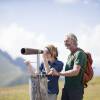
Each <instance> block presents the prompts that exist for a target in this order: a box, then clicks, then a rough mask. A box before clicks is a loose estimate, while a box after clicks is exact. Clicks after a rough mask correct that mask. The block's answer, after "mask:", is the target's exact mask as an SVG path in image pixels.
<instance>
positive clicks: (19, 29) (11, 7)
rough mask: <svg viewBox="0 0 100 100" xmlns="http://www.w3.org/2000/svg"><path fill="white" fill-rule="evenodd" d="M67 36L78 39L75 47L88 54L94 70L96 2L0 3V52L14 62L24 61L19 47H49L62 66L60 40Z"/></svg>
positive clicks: (99, 15)
mask: <svg viewBox="0 0 100 100" xmlns="http://www.w3.org/2000/svg"><path fill="white" fill-rule="evenodd" d="M69 32H72V33H75V34H76V35H77V36H78V40H79V41H78V43H79V46H80V47H81V48H82V49H84V50H86V51H90V52H91V53H92V55H93V58H94V66H99V65H100V53H99V51H100V47H99V46H98V45H99V40H100V0H0V49H2V50H4V51H8V52H9V53H10V54H11V55H12V57H14V58H16V57H18V56H22V57H25V56H23V55H21V54H20V52H19V51H20V49H21V48H22V47H32V48H43V47H44V46H45V45H47V44H51V43H52V44H54V45H55V46H57V47H58V50H59V58H60V59H61V60H63V61H64V62H65V60H66V56H67V54H68V53H69V52H68V51H66V48H65V47H64V43H63V38H64V35H65V34H66V33H69ZM97 68H99V67H97ZM99 69H100V68H99Z"/></svg>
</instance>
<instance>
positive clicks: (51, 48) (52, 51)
mask: <svg viewBox="0 0 100 100" xmlns="http://www.w3.org/2000/svg"><path fill="white" fill-rule="evenodd" d="M46 48H47V49H48V51H49V53H50V54H51V56H52V57H54V58H55V59H57V57H58V50H57V47H55V46H54V45H48V46H46Z"/></svg>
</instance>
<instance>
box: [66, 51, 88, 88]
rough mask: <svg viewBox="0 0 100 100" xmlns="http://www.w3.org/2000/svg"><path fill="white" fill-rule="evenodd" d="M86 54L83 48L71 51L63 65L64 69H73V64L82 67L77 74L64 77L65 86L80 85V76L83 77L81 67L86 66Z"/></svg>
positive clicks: (75, 86)
mask: <svg viewBox="0 0 100 100" xmlns="http://www.w3.org/2000/svg"><path fill="white" fill-rule="evenodd" d="M86 61H87V58H86V54H85V53H84V51H83V50H81V49H78V50H77V51H76V52H75V53H71V54H70V55H69V56H68V60H67V63H66V66H65V71H67V70H71V69H73V66H74V65H80V66H81V67H82V68H81V70H80V72H79V74H78V75H77V76H73V77H65V87H67V88H78V87H82V86H83V84H82V79H83V78H82V77H83V74H82V72H83V69H85V66H86Z"/></svg>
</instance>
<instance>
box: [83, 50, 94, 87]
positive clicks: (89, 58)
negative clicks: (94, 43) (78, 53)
mask: <svg viewBox="0 0 100 100" xmlns="http://www.w3.org/2000/svg"><path fill="white" fill-rule="evenodd" d="M85 54H86V56H87V63H86V69H85V70H84V73H83V84H84V87H85V88H86V87H87V83H88V82H89V81H90V80H91V79H92V78H93V75H94V72H93V67H92V63H93V59H92V56H91V54H90V53H89V52H85Z"/></svg>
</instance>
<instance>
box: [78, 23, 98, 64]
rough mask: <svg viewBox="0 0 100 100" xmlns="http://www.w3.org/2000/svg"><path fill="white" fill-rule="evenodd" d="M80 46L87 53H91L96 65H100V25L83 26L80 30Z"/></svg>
mask: <svg viewBox="0 0 100 100" xmlns="http://www.w3.org/2000/svg"><path fill="white" fill-rule="evenodd" d="M80 30H81V31H80V33H81V35H79V36H78V37H79V46H80V47H82V48H83V49H84V50H86V51H90V52H91V53H92V56H93V60H94V65H97V66H99V65H100V46H99V43H100V42H99V41H100V25H97V26H95V27H89V26H86V25H82V27H81V28H80Z"/></svg>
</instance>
